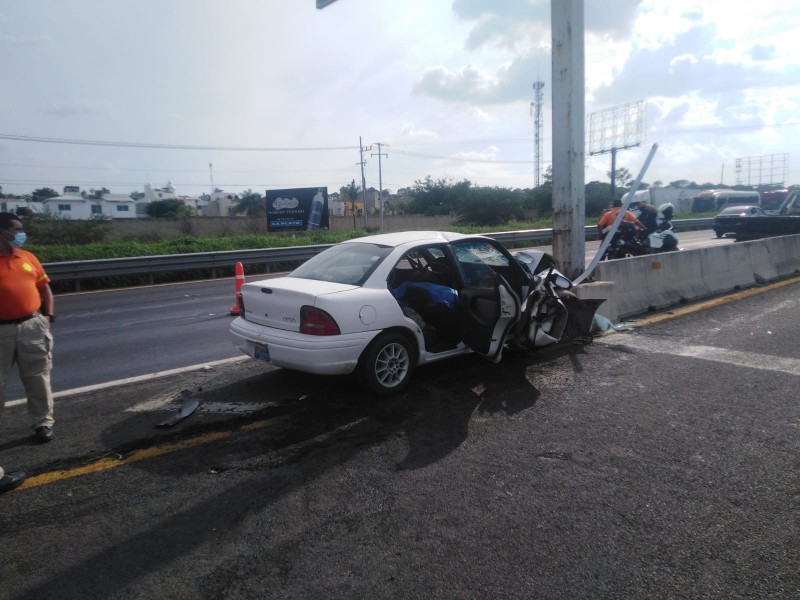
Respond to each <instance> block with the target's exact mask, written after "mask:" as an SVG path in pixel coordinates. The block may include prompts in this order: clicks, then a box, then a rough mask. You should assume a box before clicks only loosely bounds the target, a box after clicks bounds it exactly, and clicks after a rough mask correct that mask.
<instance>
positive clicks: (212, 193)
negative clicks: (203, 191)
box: [208, 163, 214, 201]
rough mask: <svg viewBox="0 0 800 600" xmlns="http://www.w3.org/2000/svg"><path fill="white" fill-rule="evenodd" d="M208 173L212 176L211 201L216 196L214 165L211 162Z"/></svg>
mask: <svg viewBox="0 0 800 600" xmlns="http://www.w3.org/2000/svg"><path fill="white" fill-rule="evenodd" d="M208 173H209V177H210V178H211V191H210V192H209V197H208V199H209V201H210V200H211V199H212V198H213V196H214V166H213V165H212V164H211V163H208Z"/></svg>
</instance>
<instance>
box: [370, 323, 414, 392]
mask: <svg viewBox="0 0 800 600" xmlns="http://www.w3.org/2000/svg"><path fill="white" fill-rule="evenodd" d="M415 363H416V352H415V350H414V347H413V346H412V344H411V342H410V341H409V339H408V338H407V337H406V336H404V335H402V334H400V333H392V332H389V333H382V334H381V335H379V336H378V337H377V338H375V339H374V340H373V341H372V343H371V344H370V345H369V346H367V349H366V350H364V354H362V355H361V360H360V361H359V365H358V376H359V379H360V380H361V383H362V385H364V386H365V387H366V388H367V389H368V390H370V391H371V392H373V393H375V394H378V395H380V396H388V395H389V394H397V393H399V392H401V391H403V390H404V389H405V388H406V387H407V386H408V384H409V382H410V381H411V374H412V373H413V372H414V364H415Z"/></svg>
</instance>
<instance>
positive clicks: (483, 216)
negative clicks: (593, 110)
mask: <svg viewBox="0 0 800 600" xmlns="http://www.w3.org/2000/svg"><path fill="white" fill-rule="evenodd" d="M608 176H609V181H610V180H611V173H608ZM614 183H615V185H614V188H613V192H612V186H611V184H610V183H609V182H601V181H590V182H589V183H587V184H586V185H585V188H584V198H585V212H586V216H587V217H594V216H599V215H600V214H601V212H602V211H603V209H604V208H606V207H607V206H608V204H609V202H610V201H611V200H612V193H613V195H614V196H615V197H617V198H619V197H621V196H622V195H623V194H624V193H625V192H627V191H628V190H629V189H630V187H631V185H632V184H633V178H632V176H631V173H630V171H629V170H628V169H626V168H624V167H623V168H620V169H617V170H616V172H615V173H614ZM668 185H669V186H670V187H677V188H694V189H714V188H727V187H732V189H747V190H749V189H752V188H750V187H748V186H725V185H720V184H714V183H703V184H697V183H695V182H693V181H688V180H676V181H671V182H669V184H668ZM662 186H663V184H662V182H660V181H656V182H654V183H652V184H648V183H642V184H640V187H639V189H648V188H650V187H662ZM767 187H769V186H767ZM759 191H765V190H761V189H760V190H759ZM362 192H363V190H362V189H361V186H358V185H356V184H355V180H353V181H352V182H351V183H350V184H348V185H345V186H342V187H341V188H340V189H339V197H340V198H341V200H342V201H343V202H345V203H346V204H348V203H349V204H350V207H351V213H352V214H353V227H354V228H355V227H357V223H356V220H355V203H356V201H357V200H358V199H359V198H360V197H361V196H362ZM103 193H109V192H108V190H107V189H106V188H102V189H101V190H90V192H89V194H90V195H91V196H92V197H95V196H96V197H98V198H99V197H101V196H102V194H103ZM58 195H59V194H58V193H57V192H56V191H55V190H52V189H50V188H40V189H37V190H35V191H34V192H33V193H32V194H30V195H29V196H27V197H26V199H30V200H33V201H41V200H44V199H46V198H53V197H56V196H58ZM2 197H3V194H2V192H1V191H0V198H2ZM238 197H239V198H238V202H237V203H236V205H235V206H234V207H233V212H234V214H237V215H248V216H251V217H264V216H265V215H266V205H265V202H264V196H263V195H262V194H260V193H258V192H254V191H253V190H250V189H248V190H246V191H245V192H243V193H240V194H238ZM552 204H553V183H552V167H548V169H547V171H546V172H545V173H544V177H543V184H542V185H540V186H538V187H535V188H524V189H523V188H513V189H512V188H505V187H500V186H476V185H474V184H473V183H472V182H471V181H469V180H468V179H462V180H460V181H454V180H453V179H452V178H448V177H442V178H434V177H432V176H430V175H428V176H426V177H425V178H424V179H418V180H416V181H415V182H414V185H413V186H412V187H411V189H410V193H408V194H407V195H405V196H403V197H399V196H391V195H390V196H389V198H388V199H385V200H384V203H383V207H384V210H385V211H386V212H387V213H392V214H401V213H402V214H418V215H426V216H435V215H453V216H455V217H456V218H457V221H458V223H459V224H461V225H486V226H492V225H504V224H507V223H510V222H513V221H526V220H532V219H546V218H549V217H551V216H552V213H553V207H552ZM145 210H146V212H147V215H148V216H150V217H153V218H185V217H191V216H196V215H197V211H196V210H195V209H194V208H192V207H190V206H188V205H186V203H184V202H182V201H181V200H177V199H164V200H154V201H152V202H150V203H148V205H147V206H146V208H145Z"/></svg>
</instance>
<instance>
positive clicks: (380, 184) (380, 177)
mask: <svg viewBox="0 0 800 600" xmlns="http://www.w3.org/2000/svg"><path fill="white" fill-rule="evenodd" d="M376 146H378V152H377V156H378V194H379V198H380V200H381V233H383V172H382V169H381V156H385V157H386V158H389V155H388V154H383V153H382V152H381V146H382V144H381V143H380V142H378V143H377V144H376ZM372 156H375V153H373V154H372Z"/></svg>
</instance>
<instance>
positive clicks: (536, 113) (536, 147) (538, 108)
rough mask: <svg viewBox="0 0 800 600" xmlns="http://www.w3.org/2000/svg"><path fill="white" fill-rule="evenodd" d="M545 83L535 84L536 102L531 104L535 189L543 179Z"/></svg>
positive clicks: (537, 81) (537, 82)
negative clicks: (543, 101)
mask: <svg viewBox="0 0 800 600" xmlns="http://www.w3.org/2000/svg"><path fill="white" fill-rule="evenodd" d="M543 89H544V82H543V81H539V80H538V79H537V80H536V83H534V84H533V92H534V96H533V97H534V101H533V102H531V113H532V115H533V117H534V118H533V165H534V166H533V180H534V185H535V187H539V185H540V183H541V177H542V126H543V123H542V98H543V96H544V95H543V93H542V90H543Z"/></svg>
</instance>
